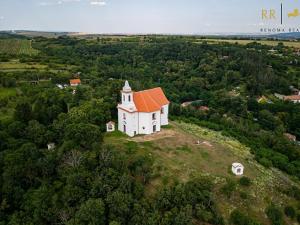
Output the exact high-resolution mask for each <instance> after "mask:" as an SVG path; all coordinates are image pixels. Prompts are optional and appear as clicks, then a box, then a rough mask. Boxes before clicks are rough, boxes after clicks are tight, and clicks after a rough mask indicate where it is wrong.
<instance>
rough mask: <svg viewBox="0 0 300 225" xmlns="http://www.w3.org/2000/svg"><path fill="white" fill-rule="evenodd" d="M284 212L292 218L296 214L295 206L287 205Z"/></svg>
mask: <svg viewBox="0 0 300 225" xmlns="http://www.w3.org/2000/svg"><path fill="white" fill-rule="evenodd" d="M284 213H285V215H286V216H287V217H290V218H292V219H293V218H295V216H296V210H295V209H294V207H293V206H286V207H285V208H284Z"/></svg>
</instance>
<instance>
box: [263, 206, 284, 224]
mask: <svg viewBox="0 0 300 225" xmlns="http://www.w3.org/2000/svg"><path fill="white" fill-rule="evenodd" d="M266 214H267V216H268V218H269V220H270V221H271V224H272V225H283V224H284V221H283V213H282V212H281V210H280V209H279V208H278V207H276V206H275V205H274V204H271V205H270V206H268V207H267V208H266Z"/></svg>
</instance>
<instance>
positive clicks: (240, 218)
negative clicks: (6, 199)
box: [230, 209, 259, 225]
mask: <svg viewBox="0 0 300 225" xmlns="http://www.w3.org/2000/svg"><path fill="white" fill-rule="evenodd" d="M230 224H232V225H259V223H257V222H256V221H255V220H253V219H252V218H251V217H249V216H248V215H247V214H244V213H243V212H240V211H239V210H237V209H235V210H234V211H232V212H231V214H230Z"/></svg>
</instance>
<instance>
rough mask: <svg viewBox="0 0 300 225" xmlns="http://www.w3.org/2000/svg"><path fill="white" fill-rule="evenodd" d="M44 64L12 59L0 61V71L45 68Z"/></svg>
mask: <svg viewBox="0 0 300 225" xmlns="http://www.w3.org/2000/svg"><path fill="white" fill-rule="evenodd" d="M46 68H47V66H46V65H41V64H37V63H21V62H19V60H12V61H9V62H0V71H1V70H2V71H6V72H8V71H24V70H27V71H28V70H45V69H46Z"/></svg>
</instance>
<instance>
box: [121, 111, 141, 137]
mask: <svg viewBox="0 0 300 225" xmlns="http://www.w3.org/2000/svg"><path fill="white" fill-rule="evenodd" d="M123 114H125V119H124V116H123ZM137 117H138V114H137V113H129V112H126V111H125V110H122V109H118V130H119V131H121V132H124V125H125V126H126V134H127V135H128V136H130V137H133V136H134V135H135V134H138V118H137ZM135 132H136V133H135Z"/></svg>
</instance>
